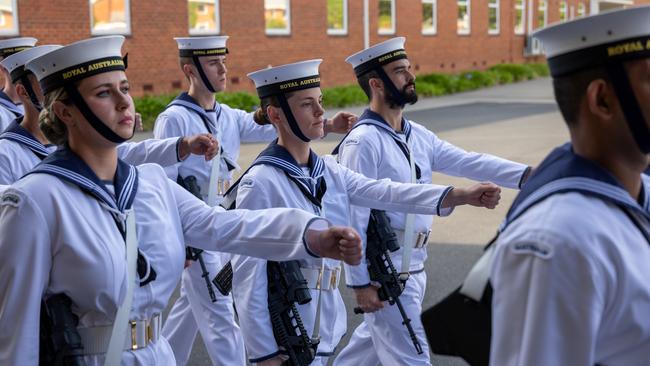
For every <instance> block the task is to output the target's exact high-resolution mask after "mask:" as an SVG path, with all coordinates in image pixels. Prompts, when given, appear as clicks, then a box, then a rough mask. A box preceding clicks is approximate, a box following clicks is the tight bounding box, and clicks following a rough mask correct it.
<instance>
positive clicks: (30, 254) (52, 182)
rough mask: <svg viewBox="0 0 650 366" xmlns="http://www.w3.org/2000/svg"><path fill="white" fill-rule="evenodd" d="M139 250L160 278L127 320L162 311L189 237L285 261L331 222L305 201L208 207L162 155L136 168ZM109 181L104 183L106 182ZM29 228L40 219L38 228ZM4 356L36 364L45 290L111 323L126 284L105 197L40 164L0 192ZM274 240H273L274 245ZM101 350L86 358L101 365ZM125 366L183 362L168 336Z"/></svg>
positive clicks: (90, 322) (119, 241) (95, 322)
mask: <svg viewBox="0 0 650 366" xmlns="http://www.w3.org/2000/svg"><path fill="white" fill-rule="evenodd" d="M137 171H138V174H139V178H138V180H137V194H136V195H135V199H134V201H133V206H132V207H133V208H134V210H135V213H136V216H137V224H136V225H137V226H136V227H137V236H138V245H139V250H140V252H141V253H142V254H143V255H144V257H146V259H147V260H148V262H149V264H150V265H151V267H152V268H157V269H158V271H157V272H158V274H157V279H155V280H154V281H152V282H150V283H148V284H147V285H145V286H142V287H140V286H137V285H136V286H135V291H134V296H133V305H132V308H131V312H130V317H129V319H131V320H134V319H146V318H150V317H152V315H154V314H156V313H161V312H162V311H163V310H164V309H165V307H166V305H167V303H168V301H169V297H170V296H171V294H172V292H173V291H174V289H175V288H176V286H177V284H178V279H179V277H180V275H181V272H182V270H183V263H184V258H185V243H188V244H189V245H192V246H195V247H198V248H201V249H206V250H220V251H228V252H232V253H238V254H251V253H255V254H256V255H261V256H265V257H268V259H271V260H272V259H275V260H281V259H286V258H289V257H294V258H295V259H304V258H308V257H309V256H310V254H309V253H308V251H307V248H306V246H305V245H304V238H303V237H304V232H305V230H306V228H307V227H315V226H319V225H326V223H325V222H324V221H323V220H320V219H318V218H317V217H315V216H314V215H311V214H308V213H306V212H303V211H300V210H295V209H293V210H290V209H284V210H272V211H259V212H254V211H246V210H241V211H228V212H224V210H223V209H221V208H210V207H208V206H207V205H205V204H204V203H203V202H201V201H200V200H197V199H196V198H195V197H194V196H192V195H191V194H190V193H188V192H186V191H184V190H183V189H182V188H181V187H180V186H178V185H176V184H174V183H173V182H171V181H169V179H167V177H166V176H165V174H164V172H163V170H162V168H161V167H160V166H158V165H154V164H145V165H141V166H139V167H137ZM99 189H101V188H99ZM29 227H31V228H39V229H38V230H31V229H29ZM0 232H2V233H3V234H2V236H0V251H1V252H2V253H3V255H2V256H0V276H1V277H2V278H3V279H4V280H3V281H0V329H3V330H5V331H2V332H0V364H3V365H36V364H37V363H38V349H39V347H38V344H39V338H38V337H39V331H38V329H39V311H40V302H41V296H42V295H43V294H45V295H46V296H48V295H50V294H57V293H65V294H66V295H68V296H69V297H70V298H71V299H72V302H73V304H74V305H73V307H72V310H73V312H74V313H75V314H76V315H78V316H79V322H80V326H81V327H88V326H99V325H108V324H111V322H112V321H113V319H114V317H115V314H116V311H117V308H118V305H119V304H120V303H121V302H122V300H123V299H124V297H125V293H126V283H125V282H126V273H127V269H126V261H125V260H124V258H125V249H124V248H125V245H124V239H123V237H122V234H121V233H120V231H119V230H118V228H117V225H116V222H115V221H114V218H113V216H112V214H111V210H109V208H108V206H107V205H106V204H100V202H99V201H98V200H97V199H96V198H94V197H92V196H91V195H89V194H87V193H85V192H84V191H82V190H81V189H80V188H79V187H77V186H75V185H73V184H72V183H70V182H67V181H64V180H62V179H60V178H58V177H54V176H52V175H49V174H42V173H32V174H30V175H28V176H26V177H24V178H23V179H21V180H19V181H18V182H16V183H15V184H14V185H13V186H12V187H10V188H8V189H7V190H6V191H5V192H4V194H3V196H2V199H0ZM270 243H274V244H271V245H270ZM103 358H104V357H103V355H99V356H89V357H86V361H87V362H88V364H89V365H101V364H102V363H103ZM122 365H176V362H175V359H174V355H173V352H172V350H171V348H170V346H169V344H168V343H167V341H166V340H165V339H164V337H162V338H160V339H159V340H158V341H155V342H153V343H150V344H149V345H148V346H146V347H144V348H141V349H139V350H136V351H130V350H129V351H124V352H123V354H122Z"/></svg>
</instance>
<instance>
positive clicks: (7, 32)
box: [0, 0, 20, 36]
mask: <svg viewBox="0 0 650 366" xmlns="http://www.w3.org/2000/svg"><path fill="white" fill-rule="evenodd" d="M11 10H12V12H11V14H12V17H13V22H14V26H13V28H11V29H3V30H0V36H17V35H19V34H20V32H19V31H18V29H19V27H18V0H12V1H11ZM5 22H6V19H5Z"/></svg>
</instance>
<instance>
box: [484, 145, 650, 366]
mask: <svg viewBox="0 0 650 366" xmlns="http://www.w3.org/2000/svg"><path fill="white" fill-rule="evenodd" d="M557 152H558V151H556V152H555V153H557ZM543 164H544V163H542V165H540V169H541V170H540V172H539V173H542V172H543ZM592 164H593V163H592ZM594 165H595V164H594ZM597 169H601V168H597ZM571 170H572V171H574V172H575V171H576V168H575V165H574V166H571ZM601 170H602V169H601ZM537 174H538V173H537V172H536V174H535V175H536V176H537ZM601 175H602V174H601ZM592 176H593V175H592ZM605 176H606V178H605V179H604V181H605V182H606V183H603V182H602V181H597V182H594V181H593V179H589V180H584V179H583V180H580V181H578V183H579V184H580V186H582V187H589V188H590V189H596V193H597V194H600V195H603V196H608V197H609V198H608V199H603V198H601V197H598V196H596V195H594V194H585V193H582V192H580V191H570V192H566V193H556V194H553V195H551V196H549V197H548V198H546V199H543V200H542V201H541V202H539V203H537V204H535V205H533V206H532V207H530V208H529V209H528V210H526V211H524V212H523V214H521V215H520V216H519V217H518V218H516V219H515V220H514V221H512V223H511V224H509V225H508V226H507V227H506V228H505V230H504V231H503V232H502V233H501V235H500V237H499V239H498V241H497V243H496V245H497V246H496V250H495V253H494V262H493V266H492V273H491V278H490V280H491V283H492V286H493V289H494V292H493V300H492V323H493V329H492V346H491V360H490V364H491V365H503V366H513V365H526V366H535V365H540V366H541V365H572V366H574V365H575V366H593V365H612V366H623V365H648V364H649V363H650V321H649V320H648V314H650V242H649V241H648V239H649V237H648V236H647V234H646V236H644V234H643V232H642V230H643V228H645V231H647V232H650V226H649V225H648V217H650V215H648V212H650V196H648V191H647V187H648V182H647V179H646V184H645V188H644V189H643V191H644V192H643V194H642V195H643V196H644V197H642V200H641V201H642V202H641V205H640V204H639V202H637V201H635V200H634V199H633V198H632V197H631V196H630V195H629V194H628V193H627V192H626V191H625V190H623V188H622V187H620V186H619V185H618V183H616V182H607V180H608V179H609V180H610V181H613V178H611V177H612V176H611V175H609V173H606V174H605ZM607 176H608V177H609V178H608V177H607ZM535 178H536V177H533V179H532V180H531V181H529V182H527V183H526V188H528V184H529V183H532V184H534V183H535ZM645 178H647V177H645ZM547 186H548V185H547ZM591 187H594V188H591ZM539 191H542V190H541V189H540V190H539ZM522 193H523V192H522ZM530 197H532V195H531V196H530ZM623 205H626V206H629V207H631V209H628V210H625V211H624V210H623V209H622V208H621V207H622V206H623ZM626 211H627V212H628V213H626ZM630 211H632V212H633V213H632V214H631V215H632V216H636V217H635V218H634V219H631V217H632V216H628V214H629V212H630ZM635 211H636V212H635ZM644 216H645V217H644ZM635 221H636V223H635Z"/></svg>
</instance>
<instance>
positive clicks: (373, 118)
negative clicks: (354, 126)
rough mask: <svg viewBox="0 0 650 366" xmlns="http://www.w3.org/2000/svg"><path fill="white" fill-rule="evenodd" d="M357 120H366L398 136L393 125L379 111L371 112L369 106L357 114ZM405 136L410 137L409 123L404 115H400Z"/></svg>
mask: <svg viewBox="0 0 650 366" xmlns="http://www.w3.org/2000/svg"><path fill="white" fill-rule="evenodd" d="M359 122H366V123H369V124H373V125H376V126H378V127H380V128H383V129H385V130H386V131H387V132H389V133H390V134H391V135H393V136H394V137H398V136H399V134H400V133H399V132H397V131H395V130H394V129H393V127H391V125H390V123H388V121H386V120H385V119H384V117H382V116H381V115H380V114H379V113H377V112H373V111H371V110H370V108H366V110H365V111H363V113H362V114H361V115H360V116H359ZM372 122H379V123H372ZM401 133H403V134H404V135H405V136H406V139H407V140H408V139H409V138H411V123H410V122H409V121H408V120H407V119H406V118H404V117H402V132H401Z"/></svg>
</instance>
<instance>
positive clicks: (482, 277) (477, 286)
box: [460, 244, 496, 302]
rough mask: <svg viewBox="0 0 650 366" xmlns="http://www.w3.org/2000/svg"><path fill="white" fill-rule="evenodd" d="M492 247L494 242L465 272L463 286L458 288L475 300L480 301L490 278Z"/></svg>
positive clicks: (492, 256) (494, 245)
mask: <svg viewBox="0 0 650 366" xmlns="http://www.w3.org/2000/svg"><path fill="white" fill-rule="evenodd" d="M494 247H496V244H492V245H490V247H489V248H487V250H486V251H485V253H483V255H482V256H481V258H479V260H478V261H477V262H476V264H474V266H473V267H472V269H471V270H470V271H469V273H468V274H467V277H466V278H465V281H464V282H463V286H462V287H461V288H460V293H461V294H463V295H465V296H467V297H469V298H470V299H473V300H475V301H477V302H480V301H481V298H482V297H483V292H485V287H486V286H487V283H488V280H489V279H490V270H491V268H492V260H493V258H494Z"/></svg>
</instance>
